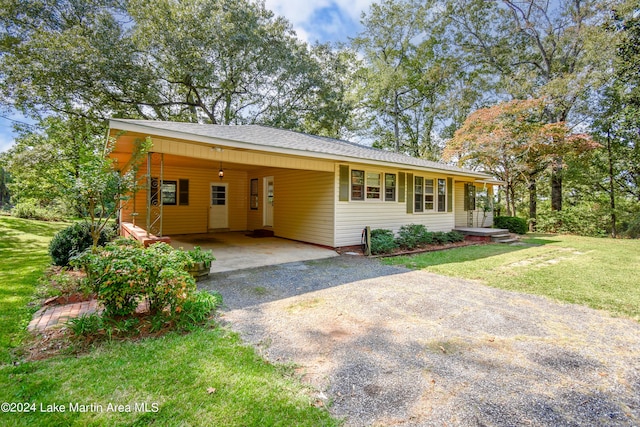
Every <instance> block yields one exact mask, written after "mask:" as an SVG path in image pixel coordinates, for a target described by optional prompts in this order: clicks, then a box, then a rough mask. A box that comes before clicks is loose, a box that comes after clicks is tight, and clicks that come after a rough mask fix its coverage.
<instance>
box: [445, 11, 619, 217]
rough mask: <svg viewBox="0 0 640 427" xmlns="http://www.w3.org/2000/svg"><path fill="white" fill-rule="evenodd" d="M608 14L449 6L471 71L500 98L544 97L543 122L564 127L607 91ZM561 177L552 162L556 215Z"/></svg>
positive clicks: (556, 162)
mask: <svg viewBox="0 0 640 427" xmlns="http://www.w3.org/2000/svg"><path fill="white" fill-rule="evenodd" d="M609 6H610V5H609V4H608V3H607V4H605V2H599V1H593V0H563V1H559V2H549V1H548V0H520V1H511V0H501V1H499V2H486V1H483V0H473V1H462V0H450V1H448V4H447V10H448V15H449V17H450V19H451V21H452V28H453V31H455V34H456V35H455V37H456V40H457V42H458V45H459V46H460V47H461V49H462V50H463V51H464V52H465V53H466V54H467V58H468V63H469V64H470V66H472V67H474V69H475V70H477V72H478V73H481V74H483V75H486V76H488V77H487V81H491V82H492V83H493V93H494V96H497V97H502V98H503V99H504V98H505V97H506V98H507V99H508V98H515V99H524V98H527V97H532V98H539V97H542V96H545V97H547V98H548V99H549V105H548V107H547V108H546V110H545V120H546V122H547V123H558V122H571V121H572V117H571V115H572V113H577V112H578V110H580V106H579V105H578V104H579V103H580V101H581V100H585V99H586V98H587V96H588V95H590V93H591V89H592V88H593V87H597V86H599V85H600V84H601V77H602V76H601V74H600V72H599V71H600V70H603V69H604V66H606V64H607V61H606V57H607V55H611V54H612V52H611V51H610V50H607V49H602V46H603V45H605V46H606V45H607V40H609V38H610V37H609V36H608V35H607V34H606V33H605V32H604V31H603V30H602V29H601V27H600V26H599V25H598V24H599V23H600V22H602V20H603V19H604V18H605V17H606V14H607V13H608V9H607V7H609ZM595 40H597V41H598V43H597V44H596V43H595ZM577 121H578V120H574V123H576V122H577ZM562 169H563V160H562V157H561V156H559V157H557V158H555V159H553V164H552V169H551V170H552V178H551V183H552V189H551V190H552V191H551V201H552V203H551V204H552V209H554V210H560V209H561V208H562Z"/></svg>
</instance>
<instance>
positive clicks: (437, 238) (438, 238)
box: [432, 231, 449, 245]
mask: <svg viewBox="0 0 640 427" xmlns="http://www.w3.org/2000/svg"><path fill="white" fill-rule="evenodd" d="M432 236H433V243H435V244H436V245H443V244H445V243H449V236H447V233H445V232H444V231H434V232H433V233H432Z"/></svg>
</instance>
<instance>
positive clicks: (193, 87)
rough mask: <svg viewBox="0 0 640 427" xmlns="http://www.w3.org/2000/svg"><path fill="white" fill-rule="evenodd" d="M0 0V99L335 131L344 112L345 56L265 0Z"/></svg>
mask: <svg viewBox="0 0 640 427" xmlns="http://www.w3.org/2000/svg"><path fill="white" fill-rule="evenodd" d="M2 5H3V8H2V11H1V12H0V47H1V50H0V76H2V79H1V80H0V100H1V101H2V103H4V104H5V105H8V106H11V107H14V108H17V109H19V110H21V111H22V112H24V113H27V114H31V115H41V114H48V113H50V112H55V113H64V114H75V115H80V116H83V117H88V118H92V119H104V118H107V117H111V116H120V117H131V118H136V117H141V118H146V119H161V120H180V121H189V122H205V123H213V124H234V123H262V124H268V125H274V126H281V127H286V128H290V129H296V130H306V129H320V130H321V131H323V132H325V133H329V134H332V135H335V134H336V132H337V130H339V129H341V127H342V125H343V123H345V122H346V120H347V119H348V110H349V108H348V107H345V104H344V102H343V101H344V99H343V96H342V95H343V93H342V92H340V91H338V92H337V93H336V92H334V91H333V90H332V87H331V77H332V76H333V75H334V68H332V66H336V67H337V68H335V69H337V70H338V71H337V72H341V71H340V70H341V67H343V66H344V64H341V63H340V61H341V60H342V59H343V58H342V57H341V56H339V55H333V54H331V53H330V52H329V51H328V50H327V48H326V47H320V46H319V47H315V48H310V47H309V46H307V45H306V44H305V43H302V42H300V41H299V40H298V39H297V38H296V37H295V34H294V32H293V30H292V29H291V26H290V24H289V23H288V22H287V21H285V20H284V19H283V18H276V17H274V15H273V13H272V12H270V11H269V10H267V9H265V7H264V3H262V2H253V1H251V0H239V1H237V0H187V1H182V2H175V1H170V0H160V1H150V0H129V1H119V0H87V1H83V2H76V1H71V0H52V1H48V2H38V3H33V2H29V1H26V0H3V3H2ZM316 119H318V122H315V121H314V120H316ZM319 123H320V124H319ZM323 126H329V129H325V128H324V127H323Z"/></svg>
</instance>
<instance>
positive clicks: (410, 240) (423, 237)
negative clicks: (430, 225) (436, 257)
mask: <svg viewBox="0 0 640 427" xmlns="http://www.w3.org/2000/svg"><path fill="white" fill-rule="evenodd" d="M432 241H433V235H432V233H429V232H428V231H427V228H426V227H425V226H424V225H422V224H409V225H403V226H402V227H400V230H399V231H398V237H397V239H396V242H397V243H398V245H399V246H400V247H402V248H405V249H409V250H411V249H415V248H417V247H418V246H420V245H427V244H430V243H432Z"/></svg>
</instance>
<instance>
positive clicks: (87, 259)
mask: <svg viewBox="0 0 640 427" xmlns="http://www.w3.org/2000/svg"><path fill="white" fill-rule="evenodd" d="M74 264H75V265H79V266H82V267H83V268H84V270H85V271H86V272H87V277H88V278H89V281H90V283H92V285H93V287H94V291H95V293H96V294H97V296H98V300H99V301H100V302H101V303H102V304H103V305H104V307H105V314H106V315H107V316H110V317H113V316H129V315H132V314H133V312H134V311H135V309H136V307H137V306H138V303H139V302H140V300H142V299H143V298H146V299H147V300H148V301H149V308H150V312H151V313H152V314H153V313H157V312H161V311H162V310H164V309H165V308H168V309H169V313H170V314H176V313H180V311H181V310H182V305H183V303H184V302H185V301H186V300H187V299H188V297H189V295H190V294H191V293H192V292H193V291H195V288H196V285H195V281H194V279H193V278H192V277H191V275H189V273H188V272H187V271H186V268H187V267H189V266H191V265H193V260H192V259H191V258H190V257H189V255H188V254H187V252H185V251H182V250H174V249H173V248H172V247H171V246H169V245H168V244H166V243H156V244H154V245H151V246H149V247H148V248H143V247H142V246H141V245H139V244H137V243H131V241H130V239H118V240H116V241H115V242H113V243H111V244H109V245H107V246H105V247H103V248H100V249H99V250H98V251H97V252H96V253H88V252H87V253H85V254H83V255H82V256H81V257H79V258H77V259H76V260H75V261H74Z"/></svg>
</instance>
